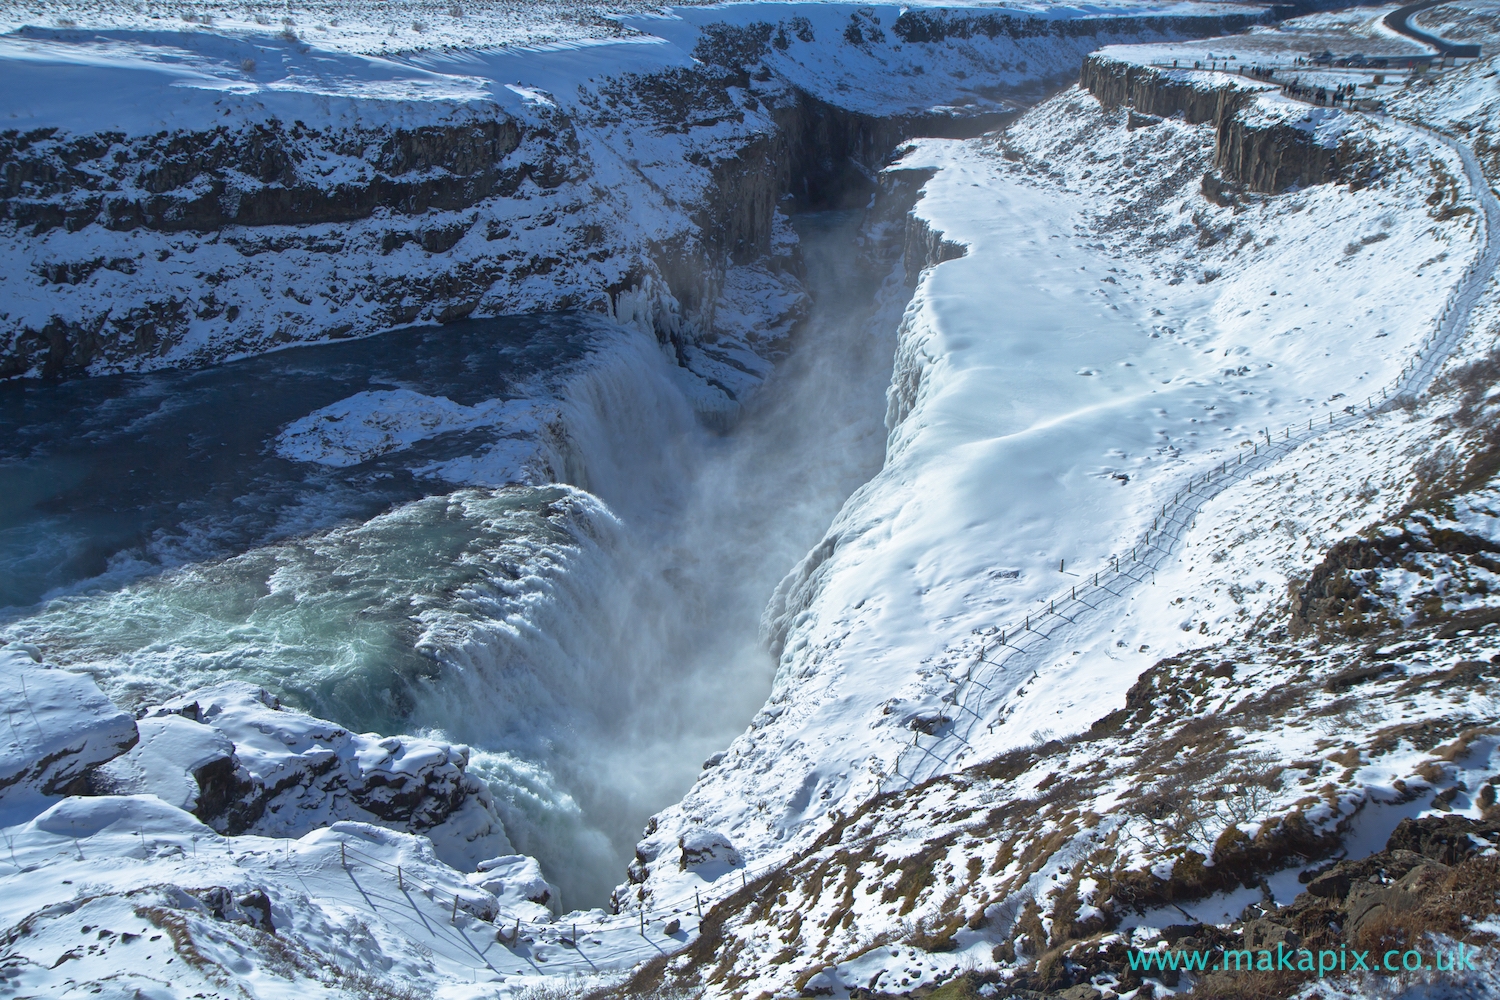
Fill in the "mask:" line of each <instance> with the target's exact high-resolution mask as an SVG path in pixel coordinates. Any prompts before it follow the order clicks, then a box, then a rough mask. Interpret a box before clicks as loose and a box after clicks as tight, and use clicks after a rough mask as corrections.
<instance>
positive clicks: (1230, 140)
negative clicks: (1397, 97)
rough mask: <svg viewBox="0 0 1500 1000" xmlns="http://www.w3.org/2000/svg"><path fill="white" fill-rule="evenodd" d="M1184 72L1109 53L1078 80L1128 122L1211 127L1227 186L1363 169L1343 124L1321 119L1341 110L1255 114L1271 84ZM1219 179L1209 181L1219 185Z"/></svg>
mask: <svg viewBox="0 0 1500 1000" xmlns="http://www.w3.org/2000/svg"><path fill="white" fill-rule="evenodd" d="M1208 81H1209V78H1208V77H1206V76H1204V75H1202V74H1198V73H1194V72H1192V71H1189V70H1164V69H1157V68H1155V67H1151V66H1141V65H1139V64H1136V63H1130V62H1127V61H1125V60H1122V59H1116V58H1113V57H1110V56H1107V55H1102V54H1097V53H1096V54H1094V55H1091V56H1089V57H1088V58H1087V59H1085V60H1084V63H1083V69H1082V70H1081V72H1080V73H1079V85H1080V86H1081V87H1083V88H1084V89H1085V90H1087V91H1089V93H1091V94H1093V95H1094V96H1095V97H1096V98H1097V99H1098V100H1099V103H1100V104H1102V105H1104V106H1105V107H1106V108H1121V107H1124V108H1130V109H1131V119H1130V121H1129V123H1128V126H1127V127H1135V126H1136V125H1137V122H1139V121H1142V120H1144V119H1142V118H1140V117H1139V116H1152V117H1155V118H1174V117H1175V118H1181V119H1182V120H1184V121H1186V122H1188V123H1189V124H1191V125H1204V124H1207V125H1212V126H1213V127H1214V130H1215V141H1214V168H1215V169H1216V170H1217V171H1218V172H1219V173H1220V175H1221V176H1222V179H1223V181H1227V182H1228V184H1229V185H1231V186H1237V187H1241V188H1245V189H1248V190H1251V191H1257V192H1260V193H1262V194H1277V193H1279V192H1282V191H1285V190H1287V189H1289V188H1293V187H1308V186H1310V185H1313V184H1324V183H1330V182H1334V183H1336V182H1339V181H1341V180H1345V179H1350V178H1352V177H1354V176H1356V175H1358V174H1359V173H1360V171H1359V169H1358V164H1359V160H1360V159H1361V155H1360V152H1359V150H1358V149H1357V148H1356V147H1355V146H1354V145H1353V144H1352V143H1349V142H1345V141H1342V140H1341V138H1340V133H1341V131H1342V130H1341V129H1337V128H1335V129H1332V130H1329V129H1326V128H1325V129H1322V131H1321V133H1320V126H1321V125H1322V124H1323V123H1324V119H1328V118H1332V117H1335V116H1339V115H1341V114H1342V112H1338V111H1331V110H1330V109H1326V108H1311V107H1309V108H1307V109H1306V113H1305V114H1304V115H1298V114H1296V113H1295V112H1296V111H1297V110H1300V106H1295V105H1287V106H1284V107H1278V108H1276V111H1277V112H1278V113H1273V114H1265V113H1260V112H1263V111H1264V110H1265V109H1263V108H1261V109H1258V108H1257V102H1258V101H1260V100H1262V98H1261V97H1260V94H1261V93H1263V92H1265V91H1266V90H1268V89H1274V88H1267V87H1265V86H1263V85H1260V84H1254V83H1240V82H1238V81H1236V82H1229V83H1210V82H1208ZM1219 184H1220V182H1219V181H1218V180H1217V179H1216V180H1215V181H1214V182H1213V184H1212V185H1210V186H1211V187H1213V188H1214V189H1215V190H1217V186H1218V185H1219Z"/></svg>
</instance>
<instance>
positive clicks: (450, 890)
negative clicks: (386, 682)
mask: <svg viewBox="0 0 1500 1000" xmlns="http://www.w3.org/2000/svg"><path fill="white" fill-rule="evenodd" d="M286 851H287V853H286V861H287V863H288V864H290V865H293V866H295V863H296V860H297V858H296V855H295V854H294V853H293V851H292V843H291V841H288V842H287V844H286ZM783 864H784V859H782V858H780V857H777V858H773V859H769V860H766V861H763V862H761V863H760V864H758V865H754V866H745V867H737V868H735V869H733V870H732V871H730V872H728V873H726V875H725V876H722V877H721V878H720V879H718V880H717V881H716V882H714V883H708V884H705V885H704V886H702V887H700V888H698V889H696V890H695V891H694V892H693V893H692V894H691V895H683V896H681V897H679V898H677V899H673V900H669V901H665V902H662V901H651V902H650V903H649V905H648V903H647V902H646V901H645V900H638V901H637V905H636V906H635V907H632V908H628V909H625V910H622V911H621V912H618V913H613V914H606V913H603V912H602V911H592V912H589V913H576V912H575V913H571V914H566V915H564V916H563V917H558V918H551V917H549V918H547V919H545V920H526V919H524V918H520V917H513V916H507V915H501V914H495V913H494V912H493V911H492V910H490V908H489V907H488V906H486V905H484V903H483V902H481V900H482V899H483V896H484V895H486V894H487V890H484V889H479V888H476V889H469V890H467V891H465V890H464V889H455V888H454V887H453V886H451V885H450V886H443V885H438V884H436V883H434V882H432V881H430V880H428V879H424V878H422V877H421V876H420V875H415V874H413V873H412V871H411V870H410V869H409V868H405V867H403V866H402V865H400V864H392V863H391V862H389V861H386V860H383V859H381V858H377V857H374V856H372V855H370V854H368V853H366V852H364V851H361V850H359V849H358V848H355V847H351V846H350V845H349V844H348V843H347V842H345V841H341V842H340V843H339V867H340V868H341V869H342V870H343V871H344V872H345V873H347V874H348V876H349V877H350V879H351V880H353V879H355V878H356V875H357V873H358V872H359V871H360V870H361V869H363V870H366V871H373V872H376V873H378V874H379V875H380V876H381V877H382V878H383V879H384V880H385V881H386V882H387V883H388V884H389V885H391V886H393V887H394V888H395V890H396V893H397V894H396V896H395V897H391V898H388V899H385V900H384V902H386V903H388V904H390V905H391V906H404V907H410V908H411V909H412V911H413V914H412V915H413V916H415V917H417V918H419V919H420V921H421V922H422V924H423V925H424V926H425V928H426V929H427V933H428V935H429V936H432V937H438V936H441V928H439V927H435V926H433V924H432V923H431V921H430V919H429V916H428V915H427V914H424V913H422V912H421V909H420V907H419V906H418V905H417V901H416V900H415V899H413V898H412V893H413V892H414V891H415V892H417V893H421V894H423V895H425V896H426V897H427V898H428V899H430V900H432V901H433V903H435V904H437V905H438V906H439V907H441V908H442V909H443V910H445V911H446V913H447V916H448V922H449V924H450V925H458V924H459V923H460V917H459V914H460V913H462V914H465V915H466V916H468V917H474V918H476V919H478V920H480V921H482V922H488V923H493V925H494V928H495V929H494V932H493V940H494V942H495V943H497V944H499V945H501V946H503V947H504V948H506V949H507V951H508V952H509V954H510V956H511V961H510V962H507V963H505V964H506V965H507V966H511V965H516V966H522V968H520V969H515V970H512V969H510V968H508V967H507V968H503V969H502V968H497V967H496V965H495V963H494V962H492V961H491V960H490V958H489V957H488V956H487V955H486V954H485V951H484V950H483V949H481V948H479V947H476V946H475V944H474V942H472V941H469V940H468V939H467V938H464V939H456V940H455V942H454V943H455V944H457V945H458V946H459V947H460V948H461V949H462V950H463V951H467V952H469V953H471V954H472V956H473V957H474V958H477V959H478V960H479V961H481V962H482V963H483V964H482V965H481V966H478V967H474V968H473V972H474V973H475V974H476V975H478V974H479V973H480V972H481V971H489V972H492V973H495V974H498V975H507V974H527V973H528V972H529V973H532V974H538V975H559V974H572V973H574V972H576V971H577V968H576V967H564V968H558V967H556V966H557V964H558V963H557V962H556V961H555V960H554V962H553V963H552V964H553V966H554V967H553V968H545V967H543V966H544V965H545V964H546V959H544V958H538V956H537V955H536V954H535V952H534V951H533V950H532V949H531V948H529V947H528V945H530V944H556V945H559V946H561V947H562V948H564V949H568V950H572V951H575V952H576V953H577V954H578V956H579V958H580V960H581V961H582V962H583V963H584V964H586V965H588V966H590V967H592V968H593V970H594V971H596V972H597V971H602V970H600V969H599V967H598V966H596V965H594V963H593V961H592V960H591V959H589V958H588V956H587V954H586V946H587V945H588V944H589V942H588V940H587V939H588V936H589V935H591V934H602V933H606V932H611V933H614V932H621V931H626V932H629V931H634V932H635V933H636V934H638V935H639V936H640V937H641V938H642V939H643V943H650V942H652V939H653V933H652V932H653V931H655V930H657V929H658V928H659V927H661V925H666V926H670V922H671V921H672V920H678V921H679V927H678V928H677V929H675V930H674V934H678V933H681V932H682V931H684V930H689V929H691V930H696V929H697V928H696V927H694V928H686V927H684V926H683V925H682V921H681V917H682V916H684V915H687V914H692V915H695V916H696V917H697V920H698V925H699V926H701V924H702V921H703V913H704V910H705V909H706V908H711V907H712V906H713V905H714V904H715V903H718V902H722V901H723V900H725V899H727V898H729V897H730V896H732V895H734V894H735V893H736V892H739V891H741V890H744V889H748V888H749V887H750V886H751V885H753V884H754V883H755V882H757V881H758V880H759V879H760V878H761V877H762V876H763V875H765V874H767V873H769V872H771V871H775V870H777V869H779V868H780V867H781V866H782V865H783ZM734 876H738V877H734ZM719 883H723V884H722V885H720V884H719ZM361 891H362V892H363V890H361ZM365 895H366V899H367V901H368V902H369V903H370V905H371V906H372V907H374V908H376V909H377V910H378V909H379V907H376V906H375V900H374V899H371V898H370V897H369V895H368V893H366V894H365ZM449 933H451V931H450V932H449ZM486 934H489V932H486ZM657 936H658V937H659V938H660V943H659V947H660V945H670V946H672V947H676V946H678V945H680V944H682V943H685V936H684V937H683V938H682V939H679V938H677V937H674V936H673V935H669V934H668V933H666V931H665V929H662V930H660V933H659V935H657ZM606 948H607V952H606V953H601V955H600V958H601V960H604V959H607V958H609V957H610V955H609V954H608V952H614V953H618V952H619V951H620V949H619V946H618V945H617V944H616V945H613V946H606ZM539 962H540V963H542V964H538V963H539Z"/></svg>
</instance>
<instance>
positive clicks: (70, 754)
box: [0, 646, 137, 808]
mask: <svg viewBox="0 0 1500 1000" xmlns="http://www.w3.org/2000/svg"><path fill="white" fill-rule="evenodd" d="M0 702H3V704H4V708H5V715H6V718H7V719H8V720H9V725H8V726H7V727H6V735H5V737H4V738H3V739H0V804H3V805H5V806H7V807H11V808H16V807H20V806H21V805H23V804H24V803H25V802H28V801H35V802H37V803H38V807H39V808H40V807H42V806H45V805H46V804H47V803H46V802H45V801H44V799H45V797H47V796H54V795H71V794H74V793H76V792H78V791H80V790H82V789H83V788H84V787H85V786H86V785H87V783H88V781H89V777H90V775H91V774H92V773H93V771H94V770H95V769H96V768H98V767H99V766H100V765H101V764H104V763H105V762H106V761H109V760H112V759H113V758H115V757H118V756H119V755H120V754H123V753H125V752H126V751H127V750H129V749H130V748H131V747H132V746H133V745H134V744H135V742H136V738H137V736H136V728H135V720H134V719H132V718H131V717H130V716H129V715H128V714H127V713H125V712H122V711H120V710H119V709H118V708H116V707H115V706H114V704H113V703H111V702H110V700H109V699H108V698H106V697H105V696H104V693H103V692H102V691H100V690H99V687H98V685H96V684H95V683H94V682H93V680H92V679H91V678H89V677H86V676H84V675H83V674H74V673H69V672H67V671H64V670H54V669H51V668H49V667H46V666H43V665H42V664H41V657H40V655H39V654H38V653H37V652H36V650H35V648H34V647H24V646H11V647H7V648H5V649H0Z"/></svg>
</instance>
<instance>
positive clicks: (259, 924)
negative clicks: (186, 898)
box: [189, 885, 276, 934]
mask: <svg viewBox="0 0 1500 1000" xmlns="http://www.w3.org/2000/svg"><path fill="white" fill-rule="evenodd" d="M189 895H191V896H192V897H194V898H195V899H197V900H198V902H200V903H202V904H203V906H204V908H205V909H207V910H208V912H209V914H210V915H211V916H213V918H214V919H215V920H223V921H224V922H226V923H231V924H244V925H246V926H247V927H254V928H255V929H256V930H261V931H267V932H268V933H272V934H274V933H276V927H275V925H274V924H272V923H271V900H270V898H269V897H267V896H266V894H265V892H264V891H263V890H261V889H252V890H251V891H249V892H247V893H242V894H241V895H239V896H236V895H235V894H234V892H233V891H232V890H230V889H227V888H225V887H224V886H222V885H216V886H213V887H211V888H208V889H197V890H193V891H191V892H190V893H189Z"/></svg>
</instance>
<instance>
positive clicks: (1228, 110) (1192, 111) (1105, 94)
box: [1078, 53, 1255, 128]
mask: <svg viewBox="0 0 1500 1000" xmlns="http://www.w3.org/2000/svg"><path fill="white" fill-rule="evenodd" d="M1078 85H1079V86H1080V87H1082V88H1083V89H1084V90H1087V91H1088V92H1089V93H1091V94H1093V95H1094V97H1096V98H1097V99H1098V101H1099V103H1100V104H1102V105H1104V106H1105V107H1106V108H1111V109H1113V108H1122V107H1124V108H1133V109H1135V110H1136V111H1138V112H1140V113H1141V114H1146V115H1155V116H1157V117H1158V118H1176V117H1181V118H1182V119H1183V120H1184V121H1186V122H1187V123H1188V124H1189V125H1201V124H1204V123H1205V122H1206V123H1210V124H1212V125H1213V126H1214V127H1215V128H1218V127H1219V126H1220V125H1221V124H1223V123H1224V122H1225V121H1228V120H1229V119H1230V118H1231V117H1233V116H1234V115H1235V114H1237V113H1238V112H1239V111H1241V110H1242V109H1244V108H1245V107H1247V106H1248V105H1249V104H1250V102H1251V101H1252V100H1254V97H1255V93H1254V91H1252V90H1248V89H1245V88H1243V87H1239V86H1237V85H1235V84H1232V83H1227V84H1208V83H1206V82H1204V80H1203V79H1202V78H1200V77H1195V76H1194V75H1193V74H1192V73H1189V72H1187V71H1185V70H1184V71H1168V70H1160V69H1155V68H1153V67H1151V66H1141V65H1139V64H1138V63H1132V62H1126V61H1125V60H1123V59H1115V58H1112V57H1110V56H1106V55H1100V54H1098V53H1095V54H1094V55H1091V56H1089V57H1088V58H1086V59H1084V61H1083V68H1082V70H1081V71H1080V72H1079V74H1078Z"/></svg>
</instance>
